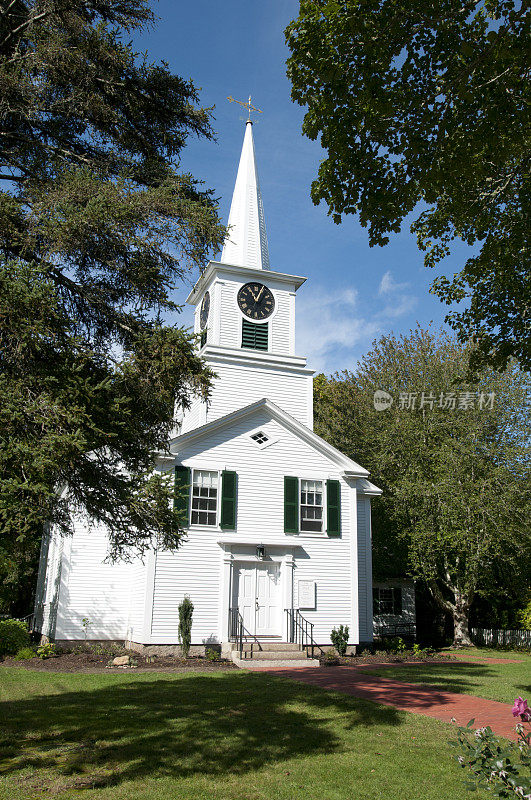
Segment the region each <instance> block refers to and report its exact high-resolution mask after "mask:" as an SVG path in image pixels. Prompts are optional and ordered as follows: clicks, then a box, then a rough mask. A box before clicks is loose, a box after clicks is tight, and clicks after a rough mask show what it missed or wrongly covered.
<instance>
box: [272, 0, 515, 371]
mask: <svg viewBox="0 0 531 800" xmlns="http://www.w3.org/2000/svg"><path fill="white" fill-rule="evenodd" d="M528 37H529V5H528V4H527V3H523V2H520V1H519V0H465V2H462V0H342V1H341V2H340V0H301V3H300V14H299V17H298V18H297V19H295V20H294V21H293V22H292V23H291V24H290V25H289V26H288V28H287V30H286V38H287V43H288V46H289V48H290V50H291V57H290V58H289V60H288V75H289V77H290V79H291V82H292V97H293V99H294V100H296V101H297V102H298V103H300V104H301V105H304V106H306V107H307V112H306V115H305V117H304V123H303V131H304V133H305V134H306V135H307V136H308V137H310V138H311V139H317V138H318V137H320V141H321V144H322V146H323V148H324V150H325V153H326V155H325V158H324V160H323V161H322V163H321V165H320V167H319V172H318V176H317V178H316V179H315V180H314V181H313V183H312V188H311V195H312V198H313V200H314V202H315V203H319V202H320V201H324V202H325V203H326V204H327V205H328V208H329V213H330V214H331V215H332V216H333V219H334V220H335V221H336V222H340V221H341V218H342V215H343V214H358V215H359V219H360V222H361V224H362V225H364V226H368V229H369V241H370V244H371V245H375V244H377V245H383V244H386V243H387V242H388V240H389V234H390V233H392V232H395V233H396V232H398V231H399V230H400V227H401V223H402V221H403V220H404V218H405V217H406V216H407V215H408V214H409V213H410V212H412V211H413V210H414V209H415V208H417V207H418V208H420V209H421V213H420V214H419V216H418V217H417V219H416V220H415V222H414V223H413V225H412V230H413V231H414V232H415V233H416V235H417V240H418V244H419V246H420V248H421V249H422V250H423V251H425V253H426V255H425V263H426V265H427V266H430V267H433V266H435V265H436V264H437V263H438V262H440V261H441V260H442V259H444V257H445V256H446V255H447V254H448V252H449V248H450V247H451V243H452V241H453V240H455V239H460V240H462V241H464V242H466V243H467V244H469V245H473V246H474V247H473V251H472V252H473V255H471V257H470V258H468V259H467V260H466V263H464V265H463V267H462V269H461V271H460V272H458V273H457V274H455V275H454V276H453V277H452V278H447V277H439V278H437V279H436V280H435V281H434V283H433V286H432V291H433V292H435V293H436V294H437V295H438V296H439V297H440V298H441V300H443V301H444V302H445V303H447V304H452V303H454V302H456V301H463V302H461V303H460V305H459V306H458V307H457V310H452V311H451V312H450V313H449V315H448V317H447V320H448V321H449V323H450V324H451V325H452V326H453V327H454V328H455V329H456V330H457V332H458V333H459V336H460V339H461V341H467V340H468V339H469V338H470V337H471V336H473V337H474V339H475V341H476V343H477V347H476V348H475V350H474V352H473V363H474V364H475V365H476V366H477V365H480V364H481V363H485V362H486V363H491V364H493V365H494V366H497V367H504V366H505V365H506V364H507V363H508V360H509V358H510V357H512V356H515V357H517V358H518V359H519V360H520V362H521V364H522V366H524V367H525V368H527V369H530V368H531V346H530V339H531V336H530V329H529V324H530V319H529V315H530V305H531V278H530V276H531V269H530V258H529V249H530V248H529V246H530V242H529V217H530V189H529V164H530V160H529V152H530V138H531V137H530V124H529V122H530V120H529V38H528ZM419 203H420V205H418V204H419Z"/></svg>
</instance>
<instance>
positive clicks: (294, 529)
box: [284, 475, 299, 533]
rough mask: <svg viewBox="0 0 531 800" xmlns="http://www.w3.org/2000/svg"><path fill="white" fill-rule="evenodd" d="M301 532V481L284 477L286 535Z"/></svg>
mask: <svg viewBox="0 0 531 800" xmlns="http://www.w3.org/2000/svg"><path fill="white" fill-rule="evenodd" d="M298 532H299V479H298V478H290V477H289V476H287V475H285V476H284V533H298Z"/></svg>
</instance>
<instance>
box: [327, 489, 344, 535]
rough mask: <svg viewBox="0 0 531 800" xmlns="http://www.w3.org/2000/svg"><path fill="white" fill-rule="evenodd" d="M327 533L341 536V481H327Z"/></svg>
mask: <svg viewBox="0 0 531 800" xmlns="http://www.w3.org/2000/svg"><path fill="white" fill-rule="evenodd" d="M326 511H327V531H326V532H327V533H328V535H329V536H341V485H340V483H339V481H327V482H326Z"/></svg>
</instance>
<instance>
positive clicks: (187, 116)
mask: <svg viewBox="0 0 531 800" xmlns="http://www.w3.org/2000/svg"><path fill="white" fill-rule="evenodd" d="M152 19H153V16H152V13H151V11H150V9H149V6H148V4H147V3H146V2H144V0H120V1H119V2H108V1H107V0H83V2H78V1H76V0H35V1H34V2H29V1H28V2H24V1H23V0H13V2H6V3H2V4H0V58H1V61H0V162H1V165H0V175H1V178H2V183H1V184H0V370H1V371H0V431H1V437H2V446H1V447H0V532H1V536H2V539H1V543H0V564H2V565H7V566H6V567H5V569H4V568H2V569H4V578H6V579H8V580H9V579H12V580H14V579H15V578H16V574H17V570H16V563H15V562H16V561H17V558H19V556H20V553H21V552H22V551H26V552H29V550H30V549H31V548H32V547H33V546H34V545H33V542H34V540H35V537H36V536H38V535H39V534H40V532H41V531H42V524H43V521H44V520H48V521H51V522H53V523H55V524H56V525H57V526H58V527H59V528H60V529H63V530H67V529H68V527H69V518H70V511H71V509H72V508H73V507H75V506H76V505H78V506H81V505H82V506H84V507H85V508H86V509H87V511H88V513H89V514H90V515H91V516H92V517H93V518H94V519H97V520H101V521H102V522H104V523H105V524H106V525H107V526H108V529H109V532H110V537H111V544H112V550H113V552H114V554H115V555H119V554H122V555H123V554H124V553H126V552H127V550H128V548H130V546H132V545H135V546H137V547H139V548H140V549H142V547H145V546H146V545H147V544H148V543H149V542H150V541H151V538H152V536H153V535H154V534H157V535H158V536H159V537H160V539H161V541H162V542H163V543H165V544H166V545H168V546H175V545H176V544H177V543H178V541H179V535H180V532H179V519H178V517H176V516H175V515H174V513H173V511H172V506H171V502H170V501H171V496H172V494H171V487H170V486H169V485H168V484H167V483H166V482H165V481H164V480H163V479H162V478H157V477H154V476H153V473H152V468H153V453H154V452H155V451H157V450H160V449H164V447H165V444H166V442H167V438H168V434H169V432H170V430H171V428H172V424H173V416H174V404H177V406H181V407H182V406H185V405H186V404H187V403H188V402H189V399H190V396H191V394H192V393H194V392H198V393H203V394H204V393H206V392H208V386H209V378H210V376H209V372H208V371H207V370H206V369H205V368H204V366H203V364H202V362H201V361H200V360H199V359H198V358H197V356H196V355H195V351H194V342H193V339H192V337H191V336H190V335H189V333H188V332H187V331H186V330H184V329H182V328H181V327H179V326H177V325H173V324H165V323H164V317H165V316H166V317H167V315H168V314H171V313H172V312H174V311H176V310H177V307H176V306H175V304H174V302H173V300H172V291H173V289H174V287H175V284H176V283H178V282H179V281H180V280H182V279H183V277H184V276H185V274H186V273H187V272H188V271H189V270H190V269H192V268H194V267H199V268H201V267H202V265H203V264H204V261H205V259H206V258H207V256H208V254H209V252H210V251H211V250H213V249H217V248H218V247H219V245H220V243H221V241H222V238H223V233H224V230H223V228H222V226H221V225H220V222H219V219H218V216H217V210H216V203H215V200H214V198H213V197H212V195H211V193H210V191H207V190H205V189H204V188H203V187H202V186H201V184H200V183H199V182H198V181H197V180H196V179H194V177H193V176H192V175H190V174H187V173H185V172H183V171H180V170H179V159H180V154H181V151H182V149H183V147H184V146H185V144H186V141H187V139H188V137H189V136H190V135H197V136H202V137H206V138H211V137H212V130H211V127H210V122H209V119H210V115H209V112H208V110H204V109H201V108H200V107H198V105H197V104H198V96H197V93H196V90H195V88H194V86H193V84H192V83H191V82H190V81H186V80H183V79H182V78H180V77H178V76H176V75H174V74H172V73H171V71H170V70H169V68H168V66H167V65H165V64H155V63H151V62H150V61H149V60H148V59H147V56H146V55H138V54H136V53H135V52H134V50H133V48H132V46H131V44H128V43H127V42H128V39H129V38H130V35H131V32H132V31H134V30H138V29H139V28H141V27H142V26H143V25H145V24H148V23H150V22H151V21H152ZM65 485H67V486H68V497H67V496H66V495H63V496H62V498H60V497H59V496H58V494H57V491H58V490H60V489H61V487H62V486H65ZM25 543H26V544H25ZM26 545H27V547H26ZM17 554H19V555H18V556H17ZM19 561H20V559H19ZM6 570H7V573H8V574H6Z"/></svg>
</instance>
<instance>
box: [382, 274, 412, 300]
mask: <svg viewBox="0 0 531 800" xmlns="http://www.w3.org/2000/svg"><path fill="white" fill-rule="evenodd" d="M408 287H409V283H398V281H395V279H394V278H393V274H392V272H391V270H390V269H388V270H387V272H384V274H383V276H382V280H381V281H380V286H379V287H378V294H380V295H382V294H396V293H397V292H403V291H404V289H407V288H408Z"/></svg>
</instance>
